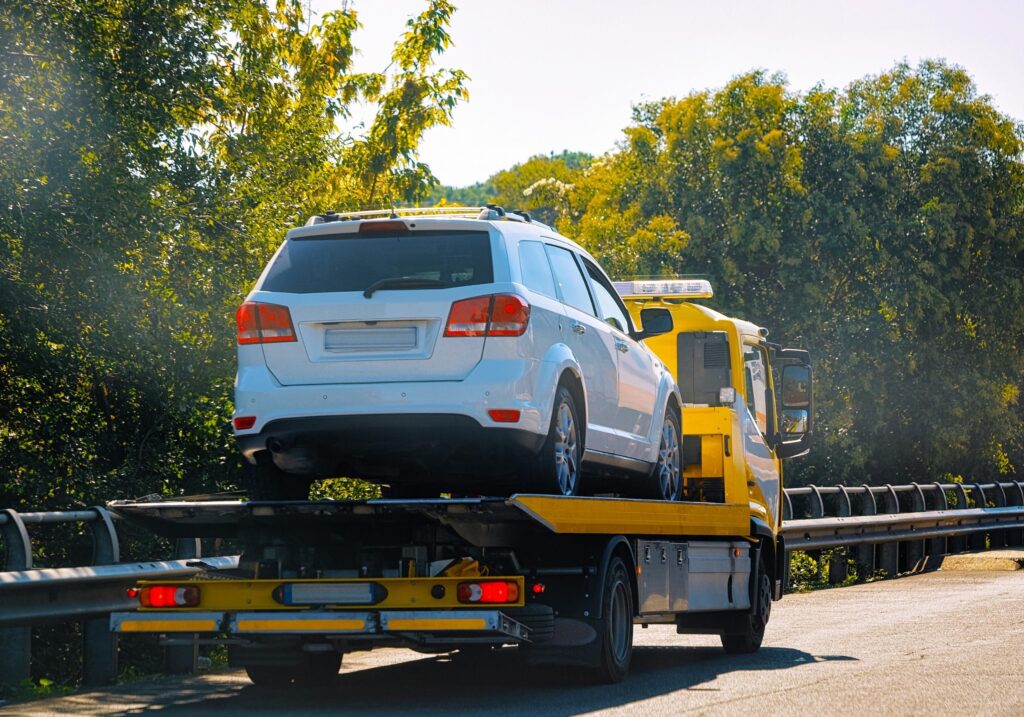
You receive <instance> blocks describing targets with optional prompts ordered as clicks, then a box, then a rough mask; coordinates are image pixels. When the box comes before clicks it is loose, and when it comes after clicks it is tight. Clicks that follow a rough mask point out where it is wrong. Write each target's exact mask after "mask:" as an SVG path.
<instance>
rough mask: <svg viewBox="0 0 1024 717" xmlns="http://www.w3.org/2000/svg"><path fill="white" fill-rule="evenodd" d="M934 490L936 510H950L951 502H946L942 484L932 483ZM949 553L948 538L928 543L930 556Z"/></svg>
mask: <svg viewBox="0 0 1024 717" xmlns="http://www.w3.org/2000/svg"><path fill="white" fill-rule="evenodd" d="M931 488H932V490H934V491H935V510H949V501H948V500H946V491H945V489H944V488H943V487H942V484H941V483H932V485H931ZM948 552H949V541H948V539H946V538H932V539H931V540H929V541H928V555H929V556H933V555H934V556H941V555H945V554H946V553H948Z"/></svg>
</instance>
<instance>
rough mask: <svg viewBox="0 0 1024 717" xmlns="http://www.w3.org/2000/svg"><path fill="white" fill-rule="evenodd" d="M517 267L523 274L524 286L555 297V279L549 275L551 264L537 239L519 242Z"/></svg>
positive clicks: (556, 295)
mask: <svg viewBox="0 0 1024 717" xmlns="http://www.w3.org/2000/svg"><path fill="white" fill-rule="evenodd" d="M519 268H520V270H521V271H522V274H523V283H524V284H526V288H528V289H531V290H533V291H536V292H537V293H538V294H544V296H550V297H551V298H552V299H557V298H558V294H556V293H555V280H554V279H553V278H552V277H551V266H550V265H549V264H548V257H547V255H546V254H545V253H544V245H543V244H541V243H540V242H539V241H521V242H519Z"/></svg>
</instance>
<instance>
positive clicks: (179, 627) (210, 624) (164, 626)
mask: <svg viewBox="0 0 1024 717" xmlns="http://www.w3.org/2000/svg"><path fill="white" fill-rule="evenodd" d="M216 630H218V627H217V622H216V621H215V620H122V621H121V624H120V631H121V632H215V631H216Z"/></svg>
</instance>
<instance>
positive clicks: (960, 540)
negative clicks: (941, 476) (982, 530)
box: [946, 483, 969, 553]
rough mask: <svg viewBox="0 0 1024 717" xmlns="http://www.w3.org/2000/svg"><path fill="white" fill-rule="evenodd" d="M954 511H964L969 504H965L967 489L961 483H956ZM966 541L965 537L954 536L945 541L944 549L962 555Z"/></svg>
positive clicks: (965, 547)
mask: <svg viewBox="0 0 1024 717" xmlns="http://www.w3.org/2000/svg"><path fill="white" fill-rule="evenodd" d="M954 485H955V486H956V510H966V509H967V507H968V505H969V503H968V502H967V489H966V488H964V485H963V483H956V484H954ZM967 539H968V536H966V535H954V536H953V537H951V538H948V539H947V540H946V549H947V550H948V551H949V552H950V553H962V552H964V551H965V550H967Z"/></svg>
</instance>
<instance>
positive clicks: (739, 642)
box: [722, 559, 772, 655]
mask: <svg viewBox="0 0 1024 717" xmlns="http://www.w3.org/2000/svg"><path fill="white" fill-rule="evenodd" d="M755 588H756V589H755V590H753V591H752V592H753V594H752V595H751V608H750V610H748V611H747V612H746V614H745V615H740V616H739V618H740V620H739V625H738V627H739V629H738V630H737V631H731V632H725V633H722V647H724V648H725V651H726V652H728V653H729V654H732V655H740V654H747V653H751V652H757V650H758V648H760V647H761V642H762V641H763V640H764V629H765V627H766V626H767V625H768V618H769V617H770V616H771V613H772V586H771V580H770V579H769V577H768V566H766V565H765V563H764V560H763V559H762V560H761V567H760V569H759V570H758V573H757V585H756V586H755Z"/></svg>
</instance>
